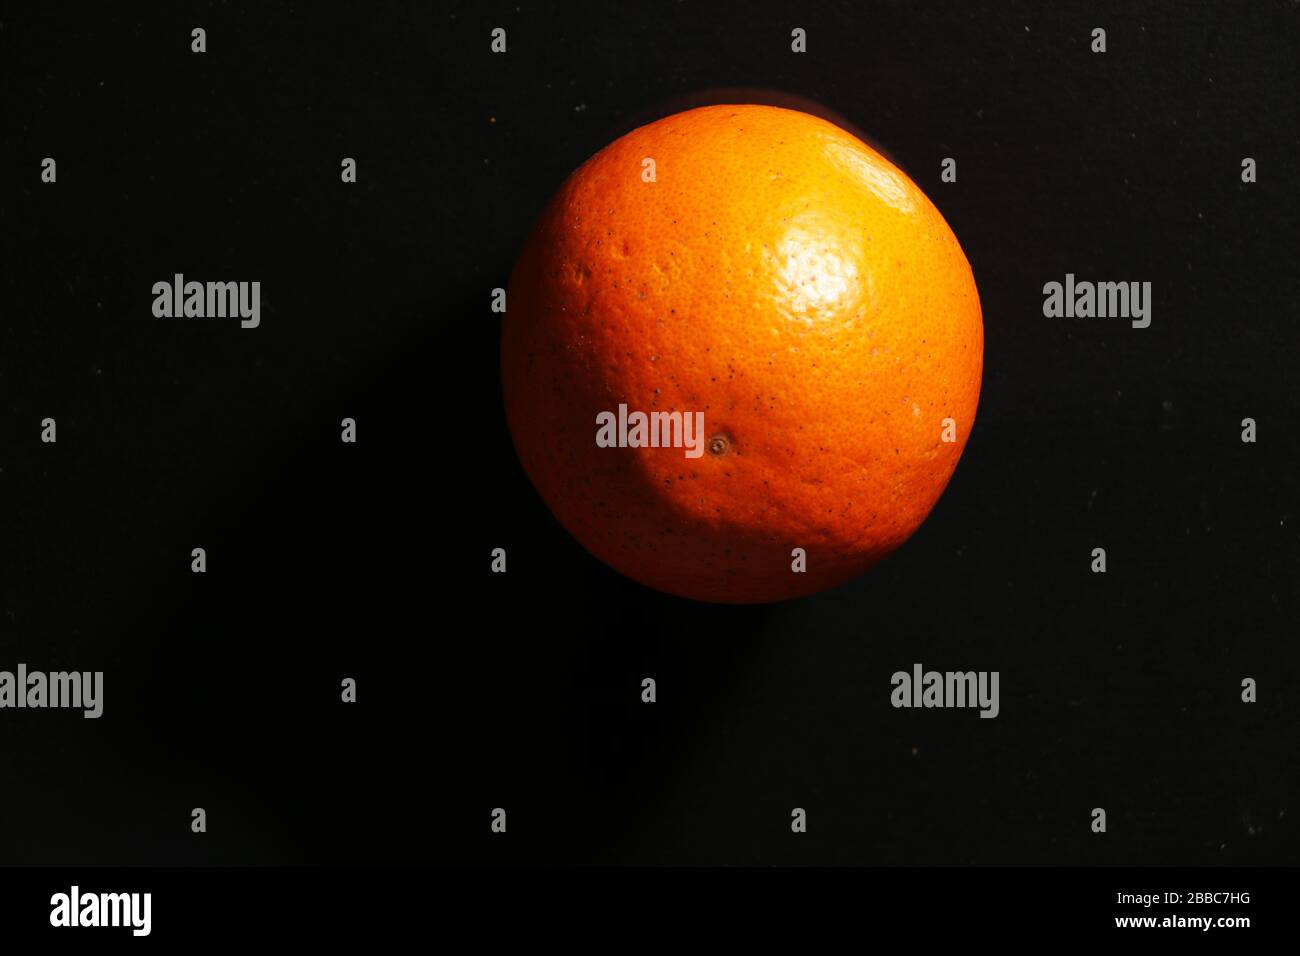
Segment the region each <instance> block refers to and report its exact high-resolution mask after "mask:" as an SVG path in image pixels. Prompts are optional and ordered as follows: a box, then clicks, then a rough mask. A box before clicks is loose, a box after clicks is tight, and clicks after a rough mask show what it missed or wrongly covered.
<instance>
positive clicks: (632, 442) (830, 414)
mask: <svg viewBox="0 0 1300 956" xmlns="http://www.w3.org/2000/svg"><path fill="white" fill-rule="evenodd" d="M506 301H507V305H506V313H505V317H504V321H503V327H502V342H501V370H502V379H503V385H504V393H505V408H506V414H507V418H508V421H509V425H510V431H511V434H512V436H513V438H514V443H515V448H516V450H517V451H518V454H519V458H520V461H521V462H522V463H523V467H524V470H525V471H526V472H527V474H528V476H529V478H530V479H531V480H532V482H533V484H534V485H535V486H536V488H537V491H538V492H539V493H540V495H541V497H542V499H543V500H544V501H545V502H546V504H547V506H549V507H550V509H551V511H552V512H553V513H554V514H555V516H556V518H558V519H559V521H560V523H561V524H562V525H563V526H564V527H565V528H567V529H568V531H569V532H570V533H571V534H572V535H573V536H574V537H576V538H577V539H578V541H580V542H581V543H582V544H583V545H584V546H585V547H586V548H587V549H588V550H589V551H590V552H591V553H592V554H594V555H595V556H596V557H597V558H599V559H600V560H601V561H604V562H605V563H606V564H608V565H610V566H611V567H613V568H615V569H616V570H618V571H620V572H622V573H623V574H625V575H627V576H628V577H631V578H633V579H635V580H637V581H640V582H641V583H643V584H646V585H648V586H650V587H652V588H657V589H659V590H662V591H667V592H669V593H671V594H676V595H680V596H683V597H688V598H695V599H699V600H704V601H718V602H735V603H748V602H761V601H774V600H781V599H785V598H791V597H796V596H799V595H805V594H811V593H814V592H816V591H820V590H822V589H824V588H827V587H830V586H833V585H835V584H838V583H840V582H843V581H845V580H848V579H849V578H852V577H854V576H855V575H858V574H860V573H861V572H862V571H864V570H865V569H867V568H869V567H871V566H872V565H873V564H874V563H876V562H877V561H879V560H880V559H881V558H882V557H883V556H885V555H886V554H888V553H889V552H891V551H892V550H894V549H895V548H897V547H898V546H899V545H901V544H902V543H903V542H904V541H905V540H906V539H907V538H908V537H909V536H910V535H911V534H912V533H913V532H914V531H915V530H916V529H917V527H918V526H919V525H920V524H921V522H922V521H924V520H925V518H926V516H927V515H928V514H929V513H930V511H931V509H932V508H933V507H934V504H935V502H936V501H937V500H938V498H939V496H940V494H941V493H942V492H943V489H944V487H945V486H946V485H947V483H948V480H949V478H950V477H951V476H952V473H953V469H954V468H955V467H956V465H957V460H958V458H959V457H960V456H961V453H962V449H963V448H964V447H965V444H966V439H967V437H968V436H969V434H970V430H971V426H972V425H973V424H974V420H975V407H976V404H977V403H978V400H979V389H980V374H981V368H982V362H983V350H984V348H983V347H984V330H983V322H982V318H981V314H980V305H979V296H978V293H977V291H976V288H975V281H974V278H973V277H972V275H971V269H970V266H969V264H968V263H967V261H966V257H965V255H964V254H963V253H962V250H961V247H960V246H959V245H958V243H957V239H956V237H955V236H954V235H953V233H952V231H951V230H950V229H949V228H948V224H947V223H946V222H945V221H944V219H943V217H942V215H940V213H939V212H938V210H937V209H935V207H934V205H933V204H932V203H931V202H930V201H929V200H928V199H927V198H926V197H925V195H924V194H923V193H922V192H921V190H920V189H918V188H917V186H916V185H915V184H914V183H913V182H912V181H911V180H910V179H908V178H907V176H905V175H904V174H903V173H902V172H901V171H900V170H899V169H897V168H896V167H895V166H894V165H893V164H891V163H890V162H889V161H888V160H886V159H885V158H884V157H882V156H881V155H880V154H878V153H877V152H875V151H874V150H872V149H871V148H870V147H868V146H867V145H866V144H864V143H863V142H861V141H860V140H858V139H857V138H855V137H853V136H851V135H850V134H848V133H846V132H845V131H844V130H842V129H840V128H839V127H837V126H834V125H832V124H830V123H828V122H826V121H824V120H821V119H818V118H816V117H813V116H810V115H808V114H806V113H801V112H796V111H793V110H786V109H779V108H776V107H770V106H752V105H749V106H710V107H704V108H701V109H694V110H689V111H686V112H683V113H678V114H676V115H673V116H669V117H667V118H665V119H661V120H659V121H657V122H654V123H650V124H649V125H647V126H643V127H641V128H640V129H637V130H634V131H633V132H631V133H628V134H627V135H626V136H623V137H622V138H620V139H618V140H616V141H615V142H613V143H611V144H610V145H609V146H607V147H605V148H604V149H602V150H601V151H600V152H599V153H597V154H596V155H595V156H593V157H592V158H591V159H589V160H588V161H587V162H586V163H584V164H583V165H582V166H581V168H579V169H578V170H577V171H576V172H574V173H573V174H572V175H571V176H570V177H569V178H568V180H567V181H566V182H565V183H564V184H563V186H562V187H561V188H560V190H559V192H558V193H557V195H556V196H555V197H554V199H553V200H552V201H551V202H550V204H549V206H548V207H547V209H546V210H545V212H544V213H543V214H542V216H541V218H540V220H539V221H538V222H537V224H536V225H535V227H534V228H533V231H532V233H531V234H530V236H529V238H528V240H527V242H526V243H525V245H524V247H523V250H522V251H521V253H520V255H519V259H518V261H517V262H516V264H515V267H514V270H513V272H512V274H511V277H510V283H509V287H508V290H507V297H506ZM620 406H625V409H624V413H625V414H624V417H625V418H627V419H629V422H630V421H631V419H632V417H633V413H635V412H641V413H643V414H644V415H646V416H649V415H651V414H653V413H661V417H660V418H658V419H655V421H656V422H658V423H659V431H658V432H655V434H659V435H661V436H662V438H663V441H662V442H661V443H660V446H659V447H650V446H648V445H647V444H646V441H647V440H648V439H647V434H650V433H647V432H646V431H645V430H644V429H643V430H642V431H641V432H636V431H635V429H633V427H632V425H631V424H630V423H629V425H628V426H627V429H626V432H625V431H623V430H620V428H619V427H616V428H615V429H614V431H617V432H618V438H619V440H620V442H621V444H622V446H621V447H602V445H601V444H598V442H597V435H598V431H599V428H598V421H601V420H602V419H601V416H602V413H610V414H609V415H606V416H605V417H604V418H603V422H604V423H605V424H606V425H608V424H609V422H610V421H611V417H613V418H617V417H618V415H619V409H620ZM674 412H676V413H678V421H679V422H680V423H681V424H682V426H683V427H684V426H685V425H686V424H689V423H691V422H693V421H696V418H695V415H696V413H703V424H704V436H703V437H704V439H705V442H706V446H705V450H704V451H703V454H700V455H699V456H698V457H692V456H691V455H692V453H693V449H692V448H687V447H681V443H684V442H685V441H686V440H687V438H688V437H690V438H693V437H694V436H689V435H687V434H686V433H685V432H684V431H681V430H670V429H669V427H668V426H669V424H671V419H668V418H667V415H670V414H671V413H674ZM683 416H685V417H683ZM609 437H610V432H609V431H607V432H606V438H607V439H608V438H609ZM624 437H626V441H624V440H623V439H624ZM673 441H677V442H678V445H677V446H671V443H672V442H673ZM606 444H608V442H606ZM665 445H669V447H665Z"/></svg>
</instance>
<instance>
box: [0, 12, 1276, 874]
mask: <svg viewBox="0 0 1300 956" xmlns="http://www.w3.org/2000/svg"><path fill="white" fill-rule="evenodd" d="M1042 7H1043V5H1041V4H1038V3H1010V4H997V5H992V6H988V7H985V5H983V4H967V3H961V4H958V3H932V4H918V3H888V4H885V3H871V4H862V3H844V4H829V3H824V4H790V3H787V4H771V3H765V4H754V3H744V4H739V3H738V4H732V5H727V6H725V7H724V6H719V5H704V4H698V3H680V4H670V3H662V4H660V3H655V4H597V5H585V4H584V5H577V4H563V5H554V6H550V5H547V6H534V5H527V6H525V5H523V4H520V5H519V7H516V5H515V4H481V3H474V4H468V3H467V4H455V5H442V4H392V5H389V4H377V5H373V6H371V5H363V4H348V5H334V4H331V5H326V4H310V5H307V4H299V5H293V6H285V5H281V4H267V3H230V4H219V5H217V4H214V5H209V4H184V3H182V4H171V5H158V7H157V8H156V9H146V8H143V7H142V8H140V9H138V10H119V9H117V8H116V7H115V6H114V7H112V8H109V9H98V10H96V11H94V12H87V11H80V12H78V13H76V14H75V15H73V14H71V13H68V12H66V11H60V10H51V9H48V8H46V7H44V6H41V5H36V4H23V5H20V7H19V8H18V9H7V10H6V11H5V12H4V14H3V16H2V17H0V20H2V21H3V27H2V28H0V86H2V88H3V89H4V90H5V97H4V99H5V109H4V112H5V114H6V119H5V122H4V127H3V128H4V130H5V133H4V137H3V150H2V152H3V154H4V163H5V168H4V169H3V170H2V171H0V172H2V173H3V189H2V190H0V226H2V227H3V228H2V229H0V231H2V232H3V235H4V239H3V242H4V247H3V250H2V251H3V262H4V267H3V272H2V273H0V276H2V278H0V282H2V285H0V291H2V298H0V329H2V338H0V429H2V431H0V469H2V470H0V668H4V667H12V665H13V664H15V663H17V662H18V661H24V662H26V663H28V664H29V666H31V667H33V668H44V669H49V670H54V669H60V668H76V669H82V670H91V669H102V670H104V671H105V683H106V700H105V714H104V717H103V718H102V719H100V720H98V721H88V720H82V719H80V717H79V716H77V715H74V714H68V713H59V712H43V713H42V712H37V713H33V712H30V711H23V712H18V711H4V712H0V753H3V755H4V756H3V763H4V774H3V786H0V821H3V826H0V863H39V864H65V865H80V864H90V863H105V864H108V863H112V864H135V863H272V862H308V863H311V862H332V861H362V862H365V861H370V862H378V861H385V862H409V863H429V862H433V863H449V862H475V863H479V862H482V863H492V862H507V861H508V862H656V863H658V862H670V863H697V862H707V863H815V862H835V863H890V864H892V863H973V862H974V863H993V864H999V863H1039V864H1051V863H1099V864H1100V863H1106V864H1152V863H1165V864H1186V863H1215V864H1237V863H1261V862H1267V863H1283V862H1294V860H1295V859H1296V853H1297V849H1298V847H1300V840H1298V839H1297V818H1300V807H1297V805H1296V800H1295V798H1296V791H1297V768H1298V767H1300V745H1298V735H1297V717H1298V714H1297V706H1300V699H1298V697H1297V689H1296V681H1297V678H1298V677H1300V667H1298V666H1297V664H1298V660H1297V640H1296V633H1297V614H1296V612H1297V584H1296V582H1297V570H1298V567H1300V562H1298V560H1297V558H1298V557H1300V555H1298V554H1297V543H1296V532H1297V527H1298V525H1300V514H1298V513H1297V506H1296V496H1295V488H1296V484H1295V478H1294V474H1295V467H1296V464H1297V457H1298V456H1297V437H1296V429H1297V420H1296V419H1297V415H1296V413H1297V402H1296V399H1295V394H1294V387H1295V376H1294V373H1293V371H1292V369H1293V367H1294V364H1295V362H1296V359H1297V357H1298V355H1297V353H1298V352H1300V349H1297V332H1296V320H1297V306H1296V294H1297V280H1296V269H1295V265H1294V254H1295V248H1294V246H1295V243H1294V237H1295V229H1296V225H1297V215H1296V213H1297V201H1296V188H1295V184H1296V179H1297V175H1298V174H1300V171H1298V170H1297V167H1296V157H1297V155H1300V153H1298V152H1297V149H1298V147H1300V142H1298V141H1297V140H1298V137H1297V128H1298V124H1297V103H1296V96H1295V90H1296V89H1297V88H1300V82H1297V81H1298V80H1300V76H1298V75H1297V74H1298V73H1300V69H1298V68H1297V65H1296V64H1297V60H1296V57H1295V56H1294V51H1295V49H1296V48H1297V46H1298V45H1300V11H1298V10H1297V7H1296V6H1295V4H1294V3H1285V2H1264V3H1251V4H1208V5H1199V4H1198V5H1173V4H1167V5H1166V4H1160V5H1155V4H1127V3H1126V4H1119V3H1115V4H1089V5H1087V8H1086V9H1083V8H1079V9H1071V10H1067V11H1062V10H1059V9H1053V10H1044V9H1042ZM195 26H202V27H204V28H205V29H206V30H207V34H208V52H207V53H206V54H203V55H194V54H191V53H190V52H189V34H190V30H191V29H192V28H193V27H195ZM496 26H502V27H505V28H506V29H507V31H508V39H509V48H510V52H509V53H508V54H506V55H505V56H494V55H492V54H491V53H490V52H489V31H490V30H491V29H492V28H493V27H496ZM794 26H802V27H804V28H805V29H807V31H808V37H809V41H808V45H809V52H808V53H807V54H806V55H802V56H799V55H794V54H792V53H790V52H789V36H790V29H791V28H792V27H794ZM1094 26H1102V27H1105V28H1106V29H1107V31H1108V44H1109V52H1107V53H1106V54H1105V55H1101V56H1098V55H1094V54H1092V53H1090V52H1089V34H1090V31H1091V29H1092V28H1093V27H1094ZM718 87H751V88H763V89H765V90H768V91H779V92H783V93H788V94H794V95H799V96H804V97H808V98H810V99H812V100H815V101H817V102H820V103H821V104H823V105H824V106H825V107H827V108H829V109H831V110H834V111H835V112H837V113H838V114H840V115H841V116H843V117H844V118H845V120H847V121H848V122H851V123H853V124H854V125H856V126H857V127H859V128H860V129H861V130H863V131H865V133H866V134H867V135H869V136H870V137H871V138H872V140H873V141H874V142H876V143H878V144H879V145H880V146H881V148H883V149H884V150H886V151H887V152H888V153H889V154H890V155H891V156H892V157H893V158H894V159H895V160H896V161H897V162H898V163H899V164H900V165H901V166H902V167H903V168H904V169H905V170H906V171H908V173H909V174H910V175H911V176H912V177H913V178H914V179H915V180H916V181H917V183H918V184H919V185H920V186H921V187H922V188H923V189H924V190H925V191H926V192H927V194H928V195H929V196H930V197H931V198H932V199H933V200H934V201H935V203H936V204H937V205H938V207H939V208H940V209H941V210H942V212H943V214H944V215H945V217H946V218H947V219H948V222H949V223H950V224H951V226H952V228H953V230H954V231H955V233H956V234H957V236H958V237H959V239H960V241H961V243H962V245H963V248H964V249H965V251H966V253H967V255H968V257H969V259H970V261H971V264H972V267H973V269H974V272H975V276H976V280H977V282H978V285H979V290H980V295H981V299H982V303H983V309H984V320H985V332H986V356H985V376H984V388H983V393H982V397H981V402H980V408H979V417H978V421H977V423H976V426H975V429H974V432H973V434H972V437H971V440H970V443H969V445H968V447H967V449H966V452H965V455H964V457H963V459H962V461H961V464H960V465H959V467H958V470H957V473H956V476H955V478H954V480H953V482H952V484H951V486H950V487H949V489H948V491H947V492H946V494H945V495H944V497H943V499H942V500H941V501H940V503H939V505H938V507H937V509H936V510H935V512H934V514H933V515H932V517H931V519H930V520H929V521H928V522H927V523H926V524H925V525H924V526H923V528H922V529H921V530H920V531H919V533H918V534H917V535H916V536H915V537H914V538H913V539H912V540H911V541H910V542H909V543H908V544H907V545H906V546H905V547H904V548H903V549H902V550H901V551H899V552H898V553H897V554H896V555H894V556H893V557H892V558H890V559H889V560H888V561H887V562H886V563H884V564H883V565H882V566H880V567H879V568H878V569H877V570H876V571H874V572H872V573H871V574H869V575H867V576H865V577H863V578H861V579H860V580H858V581H856V582H853V583H851V584H849V585H847V586H844V587H842V588H840V589H837V590H835V591H833V592H830V593H826V594H823V595H820V596H817V597H814V598H809V599H805V600H801V601H797V602H793V603H789V604H785V605H779V606H770V607H755V608H730V607H717V606H707V605H700V604H695V603H691V602H686V601H682V600H677V599H673V598H668V597H665V596H662V595H659V594H655V593H652V592H650V591H647V590H645V589H643V588H640V587H639V586H637V585H634V584H632V583H630V582H628V581H626V580H624V579H622V578H620V577H619V576H617V575H616V574H615V573H613V572H612V571H609V570H607V569H605V568H604V567H602V566H601V565H599V564H598V563H596V562H595V561H594V559H592V558H590V557H589V556H587V554H586V553H585V552H584V551H583V550H582V549H581V548H580V547H579V546H578V545H577V544H576V543H575V542H573V541H572V540H571V539H570V538H569V537H568V536H567V535H566V534H565V533H564V532H563V531H562V530H561V529H560V528H559V527H558V526H557V525H556V523H555V522H554V521H553V519H552V518H551V517H550V515H549V514H548V513H547V512H546V510H545V509H544V507H543V506H542V504H541V503H540V501H539V499H538V498H537V497H536V495H535V494H534V492H533V491H532V489H531V487H530V486H529V484H528V482H527V480H526V479H525V477H524V476H523V474H522V472H521V470H520V468H519V466H518V464H517V461H516V459H515V457H514V454H513V450H512V448H511V445H510V441H509V436H508V434H507V432H506V429H505V425H504V419H503V415H502V409H501V401H500V395H499V389H500V383H499V376H498V371H497V346H498V324H497V320H496V317H495V316H494V315H493V314H492V313H491V312H490V311H489V308H488V306H489V296H490V290H491V289H492V288H493V287H495V286H499V285H504V284H505V279H506V276H507V274H508V271H509V268H510V265H511V262H512V259H513V256H514V254H515V252H516V251H517V249H518V247H519V245H520V244H521V242H522V240H523V237H524V235H525V233H526V231H527V229H528V227H529V226H530V224H531V222H532V219H533V218H534V217H535V216H536V214H537V213H538V212H539V211H540V209H541V208H542V206H543V204H544V203H545V201H546V199H547V198H548V196H549V195H550V193H551V192H552V191H553V190H554V189H555V188H556V187H557V186H558V185H559V183H560V182H561V181H562V179H563V177H564V176H565V175H567V174H568V173H569V172H570V171H571V170H572V169H573V168H574V167H576V166H577V165H578V164H579V163H580V162H581V161H582V160H583V159H585V158H586V157H587V156H588V155H590V154H591V153H592V152H594V151H595V150H596V149H598V148H599V147H600V146H602V145H604V143H606V142H608V141H609V140H610V139H611V138H613V137H614V136H615V135H617V134H619V133H621V132H623V131H625V130H626V129H628V128H630V127H631V126H632V125H634V124H635V123H636V122H638V121H643V120H644V119H647V118H650V117H653V116H655V115H660V114H662V113H664V112H667V111H669V110H671V108H672V105H671V104H673V103H675V102H677V98H679V97H682V96H685V95H688V94H698V93H701V92H704V91H708V90H710V89H714V88H718ZM45 156H53V157H55V158H56V159H57V161H58V175H59V179H58V183H57V184H56V185H43V184H41V183H40V181H39V171H40V161H41V159H42V158H43V157H45ZM344 156H352V157H355V158H356V159H357V161H358V170H359V182H358V183H357V184H356V185H350V186H345V185H343V184H341V183H340V182H339V163H340V160H341V159H342V158H343V157H344ZM945 156H953V157H956V158H957V160H958V164H959V182H958V183H956V184H943V183H940V181H939V164H940V160H941V159H942V158H943V157H945ZM1244 156H1252V157H1254V158H1255V159H1256V160H1257V161H1258V164H1259V182H1258V183H1256V184H1252V185H1245V184H1242V183H1241V181H1240V176H1239V172H1240V163H1241V159H1242V157H1244ZM174 272H184V273H187V274H189V275H191V276H192V277H194V278H200V279H240V280H252V279H257V280H260V281H261V282H262V284H263V300H262V308H263V317H262V325H261V327H260V328H258V329H256V330H248V331H246V330H241V329H240V328H239V327H238V325H237V323H235V322H232V321H229V320H227V321H222V320H179V319H172V320H168V319H155V318H153V316H152V314H151V311H150V307H151V303H152V295H151V293H150V289H151V286H152V284H153V283H154V282H155V281H158V280H160V279H167V278H169V277H170V276H171V275H172V274H173V273H174ZM1066 272H1073V273H1075V274H1076V275H1077V276H1079V277H1080V278H1090V279H1097V280H1102V279H1105V280H1145V281H1151V282H1152V283H1153V284H1154V310H1153V321H1152V325H1151V327H1150V328H1149V329H1145V330H1134V329H1131V328H1129V327H1128V325H1127V323H1125V322H1123V321H1116V320H1068V319H1061V320H1051V319H1045V318H1044V317H1043V316H1042V312H1041V306H1042V293H1041V289H1042V286H1043V283H1045V282H1048V281H1052V280H1060V279H1062V278H1063V276H1064V274H1065V273H1066ZM47 415H48V416H53V417H55V418H56V419H57V421H58V430H59V431H58V436H59V440H58V443H57V445H53V446H50V445H43V444H41V443H40V441H39V433H40V426H39V422H40V420H41V419H42V418H43V417H45V416H47ZM344 416H352V417H355V418H356V419H357V421H358V430H359V441H358V444H357V445H355V446H345V445H343V444H341V443H340V442H339V440H338V422H339V420H340V419H341V418H342V417H344ZM1247 416H1249V417H1253V418H1255V419H1256V420H1257V421H1258V423H1259V441H1258V443H1256V444H1253V445H1247V444H1243V443H1242V442H1241V441H1240V438H1239V434H1240V430H1241V428H1240V422H1241V419H1242V418H1243V417H1247ZM198 546H201V547H205V548H206V549H207V553H208V561H209V570H208V573H207V574H206V575H193V574H191V573H190V571H189V561H190V558H189V554H190V549H191V548H193V547H198ZM1098 546H1100V547H1105V548H1106V549H1107V553H1108V561H1109V571H1108V573H1107V574H1105V575H1094V574H1092V573H1090V572H1089V560H1090V558H1089V555H1090V552H1091V550H1092V548H1094V547H1098ZM494 547H506V548H507V549H508V550H509V561H510V565H509V567H510V570H509V572H508V574H506V575H504V576H497V575H492V574H490V573H489V558H488V555H489V552H490V550H491V549H492V548H494ZM916 661H920V662H923V663H924V664H926V665H927V667H935V668H938V669H943V670H947V669H967V668H970V669H978V670H998V671H1000V673H1001V691H1002V701H1001V715H1000V716H999V717H998V718H997V719H996V720H979V719H977V718H976V717H975V714H974V713H973V712H970V711H915V710H894V709H892V708H891V707H890V705H889V691H890V684H889V678H890V675H891V674H892V673H893V672H894V671H896V670H899V669H908V668H910V666H911V665H912V663H914V662H916ZM345 676H352V677H355V678H357V680H358V681H359V702H358V703H357V704H356V705H354V706H344V705H342V704H341V703H340V702H339V696H338V687H339V681H340V680H341V679H342V678H343V677H345ZM644 676H653V677H655V678H656V679H657V681H658V686H659V702H658V703H656V704H655V705H653V706H647V705H644V704H642V703H641V702H640V698H639V690H640V680H641V678H642V677H644ZM1243 677H1254V678H1256V679H1257V680H1258V681H1259V702H1258V703H1256V704H1253V705H1246V704H1243V703H1241V702H1240V700H1239V694H1240V681H1241V679H1242V678H1243ZM198 806H201V807H204V808H205V809H206V810H207V812H208V817H209V832H208V833H207V834H204V835H195V834H192V833H191V832H190V828H189V823H190V809H191V808H192V807H198ZM497 806H502V807H505V808H507V810H508V812H509V833H508V834H507V836H506V837H504V838H501V837H497V836H494V835H493V834H491V833H490V832H489V828H488V822H489V812H490V810H491V809H492V808H493V807H497ZM793 806H801V807H805V808H806V809H807V810H808V812H809V824H810V825H809V832H808V833H807V834H805V835H802V836H797V837H796V836H794V835H792V834H791V833H790V830H789V813H790V808H791V807H793ZM1097 806H1101V807H1105V808H1106V809H1107V812H1108V815H1109V832H1107V833H1106V834H1105V835H1095V834H1093V833H1091V832H1090V829H1089V822H1090V818H1089V813H1090V811H1091V809H1092V808H1093V807H1097Z"/></svg>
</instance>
